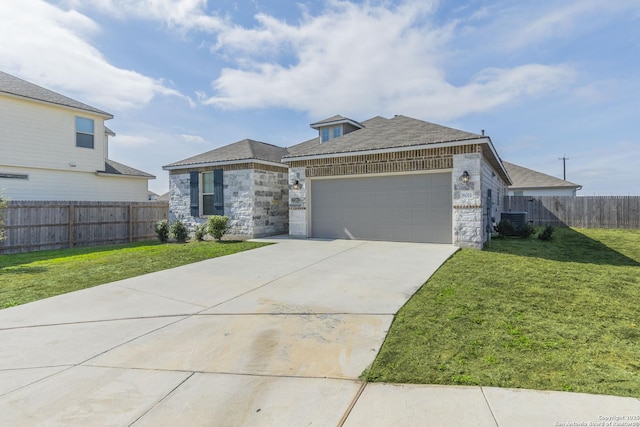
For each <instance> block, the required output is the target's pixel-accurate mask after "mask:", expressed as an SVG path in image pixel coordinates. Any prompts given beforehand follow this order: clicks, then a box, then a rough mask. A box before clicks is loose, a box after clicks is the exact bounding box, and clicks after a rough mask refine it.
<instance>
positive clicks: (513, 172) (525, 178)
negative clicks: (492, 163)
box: [502, 162, 582, 190]
mask: <svg viewBox="0 0 640 427" xmlns="http://www.w3.org/2000/svg"><path fill="white" fill-rule="evenodd" d="M502 164H503V165H504V167H505V168H506V169H507V172H508V173H509V176H510V177H511V181H512V182H513V184H512V185H510V186H509V188H510V189H512V190H513V189H518V188H529V189H531V188H575V189H580V188H582V186H581V185H580V184H575V183H573V182H569V181H565V180H562V179H560V178H556V177H554V176H551V175H547V174H544V173H542V172H538V171H534V170H533V169H528V168H525V167H523V166H518V165H514V164H513V163H509V162H502Z"/></svg>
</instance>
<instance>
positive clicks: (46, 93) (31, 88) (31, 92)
mask: <svg viewBox="0 0 640 427" xmlns="http://www.w3.org/2000/svg"><path fill="white" fill-rule="evenodd" d="M0 92H4V93H8V94H11V95H15V96H20V97H22V98H28V99H33V100H36V101H42V102H48V103H49V104H56V105H61V106H64V107H70V108H76V109H79V110H84V111H89V112H92V113H96V114H100V115H102V116H108V117H109V118H113V115H112V114H109V113H107V112H106V111H102V110H100V109H98V108H95V107H92V106H90V105H87V104H85V103H82V102H80V101H76V100H75V99H71V98H69V97H66V96H64V95H61V94H59V93H56V92H54V91H51V90H49V89H45V88H43V87H41V86H38V85H35V84H33V83H30V82H28V81H26V80H22V79H20V78H18V77H15V76H12V75H11V74H7V73H5V72H3V71H0Z"/></svg>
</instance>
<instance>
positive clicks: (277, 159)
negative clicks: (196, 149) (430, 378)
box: [163, 139, 287, 169]
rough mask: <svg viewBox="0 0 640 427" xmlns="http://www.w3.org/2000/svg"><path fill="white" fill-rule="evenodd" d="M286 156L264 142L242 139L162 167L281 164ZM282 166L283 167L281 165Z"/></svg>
mask: <svg viewBox="0 0 640 427" xmlns="http://www.w3.org/2000/svg"><path fill="white" fill-rule="evenodd" d="M286 154H287V149H286V148H282V147H278V146H275V145H271V144H267V143H265V142H260V141H254V140H252V139H244V140H242V141H238V142H234V143H233V144H229V145H225V146H223V147H220V148H216V149H215V150H211V151H207V152H206V153H202V154H198V155H197V156H193V157H189V158H188V159H184V160H180V161H178V162H174V163H170V164H168V165H165V166H163V168H165V169H181V168H183V167H193V166H197V165H204V164H207V165H208V164H211V163H219V162H225V163H228V162H236V161H237V162H241V161H251V160H261V161H265V162H271V163H281V162H282V157H284V156H285V155H286ZM283 166H284V165H283Z"/></svg>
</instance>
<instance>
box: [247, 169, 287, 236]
mask: <svg viewBox="0 0 640 427" xmlns="http://www.w3.org/2000/svg"><path fill="white" fill-rule="evenodd" d="M287 178H288V174H287V172H284V171H280V172H273V171H266V170H259V169H258V170H254V171H253V195H254V197H253V200H254V209H253V233H252V234H253V237H263V236H273V235H277V234H286V233H288V232H289V182H288V179H287Z"/></svg>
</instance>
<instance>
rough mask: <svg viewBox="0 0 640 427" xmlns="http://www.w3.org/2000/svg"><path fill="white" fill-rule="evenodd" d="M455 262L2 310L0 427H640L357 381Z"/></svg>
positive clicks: (314, 251)
mask: <svg viewBox="0 0 640 427" xmlns="http://www.w3.org/2000/svg"><path fill="white" fill-rule="evenodd" d="M455 250H456V248H454V247H452V246H448V245H428V244H415V243H391V242H365V241H342V240H336V241H316V240H304V241H301V240H282V241H281V242H280V243H278V244H277V245H272V246H268V247H264V248H260V249H256V250H253V251H249V252H243V253H239V254H235V255H231V256H227V257H223V258H216V259H212V260H208V261H204V262H200V263H196V264H191V265H187V266H183V267H179V268H175V269H172V270H167V271H163V272H158V273H153V274H149V275H145V276H141V277H137V278H132V279H127V280H122V281H119V282H114V283H110V284H106V285H103V286H98V287H95V288H91V289H86V290H83V291H79V292H74V293H71V294H66V295H61V296H58V297H53V298H49V299H47V300H42V301H37V302H34V303H31V304H26V305H23V306H18V307H13V308H9V309H5V310H1V311H0V342H2V346H1V347H0V425H1V426H5V425H6V426H30V425H64V426H69V425H78V426H80V425H81V426H93V425H95V426H107V425H114V426H130V425H134V426H158V425H167V426H175V425H185V426H193V425H196V426H197V425H202V426H211V425H224V426H235V425H238V426H241V425H242V426H244V425H255V426H265V425H267V426H271V425H273V426H289V425H291V426H298V425H323V426H324V425H327V426H336V425H345V426H389V425H393V426H397V425H437V426H463V425H464V426H468V425H473V426H516V425H518V426H520V425H526V426H559V425H581V424H580V423H584V425H589V424H588V423H590V422H591V423H592V424H591V425H598V424H597V423H598V422H603V423H605V422H608V421H612V424H610V425H616V424H615V422H619V423H620V422H629V423H634V422H635V423H638V424H637V425H640V419H638V418H635V419H633V418H629V419H628V420H624V419H618V420H617V421H616V419H615V418H607V417H622V416H630V417H633V416H639V415H640V401H639V400H638V399H633V398H618V397H610V396H594V395H584V394H577V393H559V392H538V391H528V390H505V389H498V388H487V387H441V386H421V385H393V384H365V383H363V382H361V381H359V380H358V376H359V375H360V373H361V372H362V371H363V370H364V369H365V368H366V367H367V366H369V364H370V363H371V362H372V361H373V360H374V358H375V356H376V354H377V353H378V350H379V349H380V346H381V345H382V342H383V340H384V337H385V335H386V332H387V330H388V328H389V326H390V324H391V321H392V320H393V315H394V313H395V312H396V311H397V310H398V309H399V308H400V307H401V306H402V305H403V304H404V303H405V302H406V300H407V299H408V298H409V297H410V296H411V295H412V294H413V293H414V292H415V291H416V290H417V289H418V288H419V287H420V286H421V285H422V283H424V281H425V280H426V279H427V278H428V277H429V276H430V275H431V274H433V272H434V271H435V270H437V268H438V267H439V266H440V265H441V264H442V262H444V261H445V260H446V259H447V258H448V257H449V256H451V255H452V254H453V253H454V252H455ZM562 423H565V424H562ZM571 423H574V424H571ZM602 425H606V424H602ZM619 425H625V424H619ZM627 425H634V424H627Z"/></svg>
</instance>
